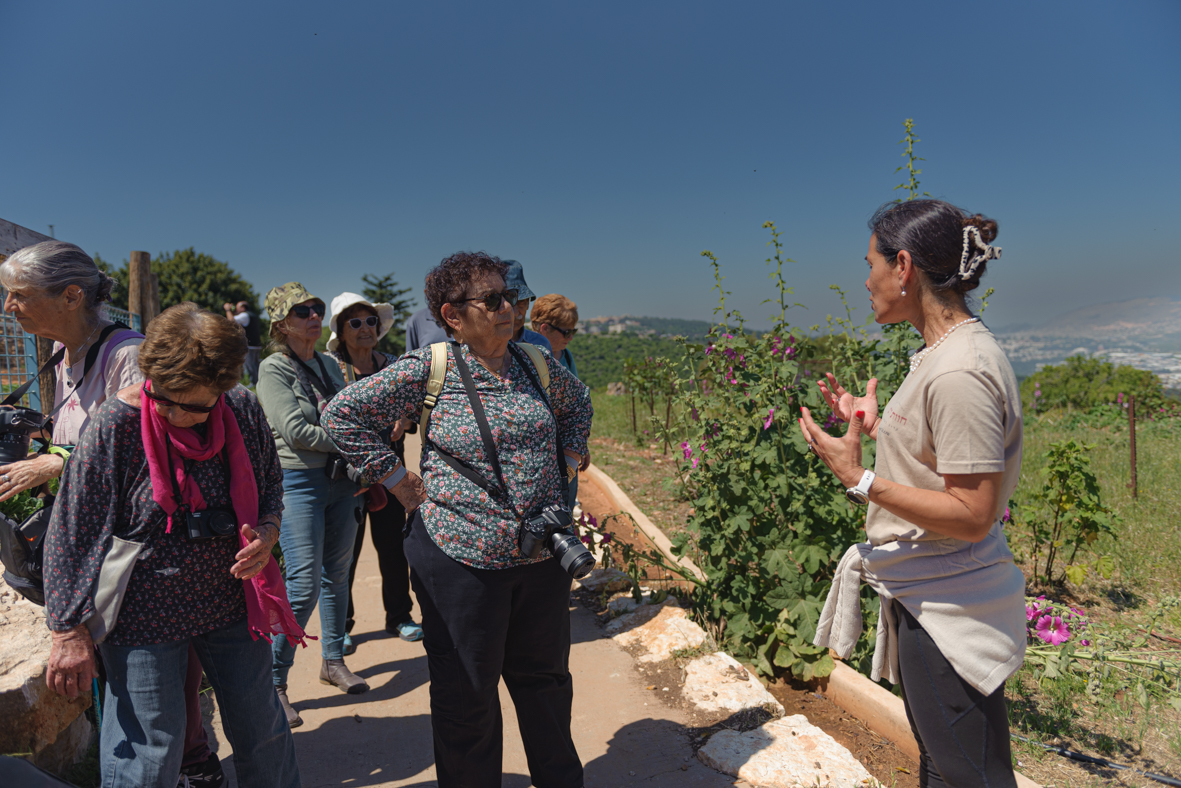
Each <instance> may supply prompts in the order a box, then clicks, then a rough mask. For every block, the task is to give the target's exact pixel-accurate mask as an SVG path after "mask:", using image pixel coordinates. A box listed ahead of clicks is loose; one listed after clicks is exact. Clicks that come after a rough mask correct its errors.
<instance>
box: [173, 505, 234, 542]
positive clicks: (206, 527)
mask: <svg viewBox="0 0 1181 788" xmlns="http://www.w3.org/2000/svg"><path fill="white" fill-rule="evenodd" d="M237 533H238V518H237V516H235V515H234V513H233V512H232V511H230V510H229V509H203V510H201V511H199V512H189V513H188V514H187V515H185V536H186V537H187V538H188V540H189V541H190V542H204V541H208V540H209V539H224V538H225V537H227V536H236V535H237Z"/></svg>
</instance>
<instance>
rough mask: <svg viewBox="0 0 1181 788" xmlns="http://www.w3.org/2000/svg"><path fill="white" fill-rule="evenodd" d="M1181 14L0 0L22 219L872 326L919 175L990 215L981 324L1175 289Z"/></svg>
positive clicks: (1172, 4) (14, 204) (599, 303)
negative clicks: (500, 274)
mask: <svg viewBox="0 0 1181 788" xmlns="http://www.w3.org/2000/svg"><path fill="white" fill-rule="evenodd" d="M1179 39H1181V3H1179V2H1177V0H1153V1H1147V2H1141V1H1139V0H1129V1H1128V2H1119V3H1112V2H1109V1H1105V2H1093V1H1092V0H1072V2H1059V1H1057V0H1036V1H1035V2H1030V0H1020V2H993V3H972V4H968V3H948V2H946V1H945V0H940V1H939V2H909V3H882V2H843V3H786V2H771V3H747V2H726V3H716V2H715V3H698V2H687V1H685V0H680V1H679V2H667V3H658V2H634V0H633V1H632V2H606V1H605V0H599V1H598V2H594V3H587V2H559V1H556V0H548V1H547V2H537V3H521V2H508V3H459V2H448V1H447V0H436V1H435V2H429V3H409V2H336V3H325V2H316V3H312V2H302V1H296V0H285V1H284V2H282V3H279V2H252V3H243V2H233V3H228V2H217V1H215V0H204V2H200V3H160V2H139V3H132V2H113V1H112V2H102V3H95V2H53V3H46V2H35V1H34V0H0V87H2V88H3V90H2V93H0V95H2V96H3V99H2V101H3V106H4V112H3V117H2V118H0V151H2V153H3V158H2V160H3V164H0V217H2V218H4V219H7V220H9V221H13V222H16V223H18V224H22V225H25V226H27V227H29V228H31V229H34V230H38V231H41V232H48V228H47V225H49V224H54V225H55V227H56V234H57V237H59V238H63V239H66V240H70V241H73V242H75V243H78V244H80V245H81V246H83V247H84V248H85V249H87V250H88V251H90V252H92V253H95V252H97V253H99V254H101V255H102V256H103V257H105V258H107V259H108V260H112V261H120V260H122V259H124V258H126V257H127V256H128V252H129V251H131V250H132V249H143V250H147V251H150V252H152V253H153V254H154V253H156V252H159V251H165V250H172V249H177V248H184V247H189V246H194V247H196V248H197V249H198V250H199V251H202V252H206V253H208V254H211V255H213V256H215V257H217V258H219V259H222V260H225V261H227V262H229V263H230V264H231V265H232V266H234V267H235V268H236V269H238V270H239V271H241V272H242V273H243V274H244V275H245V276H246V277H247V278H248V279H250V280H251V281H252V282H254V284H255V286H256V288H257V289H258V290H259V293H260V295H261V294H262V293H264V292H265V291H266V290H267V289H268V288H269V287H271V286H272V285H275V284H278V283H280V282H284V281H287V280H290V279H299V280H302V281H303V282H304V283H305V285H307V286H308V287H309V288H310V289H311V290H312V291H313V292H316V293H317V294H319V295H321V296H322V297H323V298H325V300H328V299H331V298H332V296H334V295H335V294H336V293H339V292H341V291H342V290H355V289H358V288H359V287H360V286H361V285H360V277H361V275H362V274H363V273H366V272H373V273H379V274H383V273H387V272H390V271H393V272H395V273H396V275H397V278H398V279H399V281H401V282H403V283H405V284H410V285H413V286H414V287H415V288H416V289H420V288H421V283H422V278H423V275H424V274H425V272H426V271H427V270H428V269H429V268H430V267H431V266H432V265H434V264H435V263H437V262H438V261H439V260H440V259H441V258H443V257H444V256H446V255H448V254H450V253H452V252H455V251H457V250H460V249H484V250H487V251H488V252H490V253H492V254H496V255H499V256H501V257H505V258H516V259H518V260H520V261H521V262H522V263H523V264H524V266H525V272H526V275H527V278H528V280H529V283H530V285H531V286H532V288H533V289H534V290H535V291H537V292H538V293H539V294H542V293H548V292H560V293H563V294H565V295H567V296H569V297H571V298H573V299H574V300H575V301H577V302H578V304H579V307H580V311H581V313H582V316H583V317H591V316H595V315H602V314H623V313H630V314H638V315H653V316H678V317H691V318H709V317H710V314H711V311H712V309H713V306H714V304H715V297H714V295H713V294H712V293H711V292H710V287H711V284H712V280H711V277H710V273H709V267H708V265H707V263H706V261H705V260H704V259H703V258H701V257H700V252H701V250H702V249H711V250H713V251H714V252H715V253H716V254H717V255H718V256H719V257H720V258H721V260H722V264H723V266H724V271H725V273H726V275H727V277H728V278H727V280H726V286H727V287H728V288H729V289H730V290H731V291H733V292H734V297H733V303H735V305H737V306H739V307H741V308H742V309H743V310H744V312H746V313H747V314H748V316H750V317H752V318H754V319H755V322H756V323H757V322H760V321H759V320H758V318H760V317H765V315H766V314H767V313H768V310H767V308H766V307H762V306H760V301H762V299H764V298H766V297H768V295H770V293H769V292H768V287H769V282H768V280H767V279H766V273H767V267H766V265H765V264H764V262H763V261H764V259H765V258H766V257H767V253H768V251H767V249H766V247H765V245H764V244H765V242H766V241H767V240H768V235H767V231H766V230H763V229H761V225H762V223H763V222H764V221H766V220H768V219H773V220H775V221H776V222H777V223H778V225H779V227H780V228H781V229H782V230H783V232H784V243H785V244H786V247H787V252H788V254H789V255H790V256H791V257H792V258H794V259H795V260H796V261H798V262H797V264H796V265H794V266H792V267H791V269H790V271H789V273H788V276H789V278H790V279H791V281H792V282H793V283H794V284H795V285H796V298H797V299H798V300H799V301H800V302H803V303H805V304H807V305H808V306H809V311H808V313H806V314H801V316H800V317H799V318H797V322H799V323H802V324H811V323H813V322H819V321H821V320H823V318H824V315H825V314H826V313H827V312H828V311H830V310H832V309H833V308H834V301H833V297H832V295H831V293H830V291H829V290H828V285H829V284H832V283H837V284H840V285H842V286H843V287H845V288H846V289H847V290H849V291H850V292H851V294H852V301H853V303H854V304H855V305H856V306H857V307H858V308H859V309H861V310H862V313H863V314H864V311H865V309H866V306H867V303H866V298H865V291H864V290H863V289H862V283H863V281H864V277H865V268H864V263H863V262H862V258H863V256H864V255H865V248H866V245H867V241H868V231H867V229H866V227H865V222H866V220H867V219H868V217H869V216H870V215H871V214H872V212H873V210H874V209H875V208H876V207H877V206H878V205H879V204H880V203H882V202H883V201H885V200H888V199H891V198H892V197H894V196H897V194H898V193H896V192H891V187H893V186H894V185H895V184H897V183H899V182H900V181H901V179H902V175H900V174H898V175H896V174H894V172H893V170H894V168H895V167H896V166H898V165H899V164H900V163H902V161H903V160H902V159H901V158H900V156H899V154H900V153H901V148H900V147H899V146H898V145H896V143H897V141H898V140H899V138H901V136H902V134H903V128H902V121H903V120H904V119H905V118H908V117H913V118H914V119H915V122H916V127H917V133H918V135H919V137H920V138H921V139H922V142H921V143H920V144H919V147H918V150H919V153H920V155H922V156H923V157H924V158H925V159H926V161H925V162H923V164H922V165H921V166H922V167H923V169H924V172H923V174H922V175H921V176H920V179H921V181H922V189H923V190H925V191H929V192H930V193H931V194H932V195H933V196H936V197H942V198H945V199H949V200H951V201H953V202H956V203H957V204H960V205H962V206H964V207H966V208H969V209H971V210H973V211H979V212H981V213H985V214H988V215H991V216H993V217H994V218H996V219H997V220H998V222H999V223H1000V235H999V237H998V239H997V244H998V245H1000V246H1002V247H1003V248H1004V257H1003V258H1002V260H1001V261H1000V262H999V263H993V264H991V273H990V275H989V276H988V277H986V279H985V285H991V286H993V287H996V288H997V291H998V293H997V295H996V296H995V297H994V299H993V300H992V302H991V305H990V307H989V314H988V317H989V318H990V320H989V322H991V323H993V324H995V325H1000V326H1005V325H1011V324H1018V323H1038V322H1041V321H1043V320H1045V319H1048V318H1049V317H1052V316H1053V315H1055V314H1058V313H1061V312H1064V311H1067V310H1069V309H1073V308H1075V307H1078V306H1082V305H1085V304H1090V303H1095V302H1101V301H1111V300H1119V299H1125V298H1134V297H1142V296H1149V295H1169V296H1173V297H1179V296H1181V273H1178V267H1177V263H1176V261H1175V256H1176V249H1177V248H1178V241H1177V232H1178V216H1179V215H1181V210H1179V209H1181V197H1179V189H1181V150H1179V147H1178V146H1179V145H1181V133H1179V129H1181V44H1178V40H1179Z"/></svg>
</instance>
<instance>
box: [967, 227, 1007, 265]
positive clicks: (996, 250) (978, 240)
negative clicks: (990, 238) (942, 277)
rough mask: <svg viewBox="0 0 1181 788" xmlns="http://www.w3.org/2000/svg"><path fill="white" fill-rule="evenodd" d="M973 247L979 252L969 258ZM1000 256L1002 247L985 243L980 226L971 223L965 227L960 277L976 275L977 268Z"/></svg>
mask: <svg viewBox="0 0 1181 788" xmlns="http://www.w3.org/2000/svg"><path fill="white" fill-rule="evenodd" d="M973 247H975V249H976V250H979V254H974V255H972V258H971V259H968V253H969V252H971V251H973ZM1000 256H1001V248H1000V247H999V246H989V245H988V244H986V243H984V239H983V238H982V237H981V236H980V228H979V227H977V226H976V225H974V224H969V225H968V226H967V227H965V228H964V251H963V253H962V254H961V255H960V279H971V278H972V277H973V276H975V275H976V269H977V268H979V267H980V266H981V265H983V264H984V263H986V262H988V261H989V260H997V259H999V258H1000Z"/></svg>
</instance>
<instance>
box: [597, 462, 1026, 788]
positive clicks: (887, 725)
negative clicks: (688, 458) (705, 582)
mask: <svg viewBox="0 0 1181 788" xmlns="http://www.w3.org/2000/svg"><path fill="white" fill-rule="evenodd" d="M585 473H586V475H587V476H589V477H590V480H591V482H593V483H594V484H595V486H597V487H598V488H599V489H600V490H602V492H603V493H604V494H605V495H606V496H607V497H608V498H609V499H611V501H612V503H613V504H614V505H615V506H616V507H617V508H619V509H621V510H623V511H625V512H627V513H628V514H630V515H631V516H632V518H633V519H634V520H635V521H636V525H638V526H639V527H640V529H641V530H642V531H643V532H644V533H645V534H646V535H647V536H648V538H649V539H651V540H652V542H653V543H655V544H656V546H657V548H658V549H659V550H660V552H661V553H663V554H664V556H665V557H666V558H668V559H669V560H670V561H674V562H676V563H677V564H679V565H680V566H682V567H684V568H685V569H686V570H688V571H689V572H691V573H692V574H693V575H694V576H695V577H698V578H701V579H705V575H704V574H703V573H702V571H701V570H700V569H699V568H698V567H697V566H696V565H695V564H694V563H693V562H692V561H690V560H688V559H683V558H678V557H676V556H675V555H674V554H673V550H672V542H670V541H669V540H668V537H667V536H665V535H664V533H663V532H662V531H661V530H660V529H659V528H657V527H656V525H655V524H654V523H653V522H652V521H651V520H649V519H648V517H647V516H646V515H645V514H644V513H643V512H641V511H640V509H639V507H638V506H636V505H635V504H634V503H633V502H632V500H631V499H630V498H628V497H627V494H626V493H624V492H623V490H621V489H620V487H619V485H618V484H616V483H615V480H614V479H612V478H611V477H610V476H608V475H607V474H606V473H604V472H603V471H602V470H600V469H599V468H597V467H596V466H595V465H593V464H592V465H591V466H590V467H589V468H587V470H586V471H585ZM834 661H836V660H835V657H834ZM819 685H820V690H821V691H822V692H823V693H824V694H825V695H826V696H828V698H829V699H830V700H831V701H832V702H833V703H835V704H837V705H838V706H840V707H841V708H842V709H844V710H845V711H847V712H849V714H851V715H853V716H854V717H856V718H857V719H859V720H861V721H862V722H864V723H865V725H866V727H868V728H869V729H870V730H872V731H874V732H875V733H877V734H879V735H880V736H883V737H885V738H886V739H889V740H890V741H891V742H893V743H894V745H895V746H896V747H897V748H898V749H899V750H901V751H902V752H903V753H904V754H906V755H907V756H908V757H909V758H912V759H913V760H914V761H916V762H917V761H918V759H919V745H918V742H916V741H915V738H914V734H913V733H911V730H910V722H909V721H908V720H907V719H906V709H905V707H904V706H903V704H902V698H899V697H898V696H897V695H895V694H894V693H892V692H890V691H889V690H887V689H885V688H884V687H881V686H879V685H878V684H875V683H874V682H872V681H870V680H869V679H868V678H867V677H865V676H863V675H861V674H860V673H858V672H857V671H855V670H853V669H852V668H850V667H849V666H848V665H846V664H845V663H843V662H840V661H836V667H835V668H834V669H833V672H832V673H831V674H830V675H829V676H828V677H827V678H825V679H820V680H819ZM1014 774H1016V776H1017V785H1018V788H1041V786H1040V785H1039V784H1038V783H1036V782H1034V781H1033V780H1031V779H1029V778H1028V777H1026V776H1025V775H1023V774H1021V773H1020V772H1017V771H1016V770H1014Z"/></svg>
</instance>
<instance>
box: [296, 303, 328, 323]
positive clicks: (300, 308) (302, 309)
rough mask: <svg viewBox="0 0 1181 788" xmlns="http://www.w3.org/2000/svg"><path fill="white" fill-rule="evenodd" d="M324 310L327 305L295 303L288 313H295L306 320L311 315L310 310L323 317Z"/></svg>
mask: <svg viewBox="0 0 1181 788" xmlns="http://www.w3.org/2000/svg"><path fill="white" fill-rule="evenodd" d="M326 311H327V307H325V306H324V305H323V304H312V305H311V306H308V305H307V304H296V305H295V306H293V307H291V312H290V313H289V314H292V315H295V316H296V317H298V318H299V319H300V320H307V319H308V318H309V317H311V316H312V312H315V313H316V314H317V315H319V316H320V317H324V313H325V312H326Z"/></svg>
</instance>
